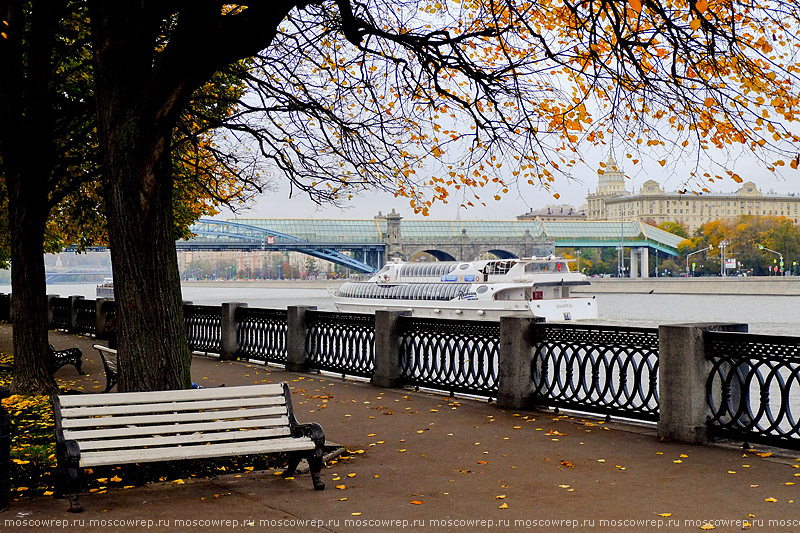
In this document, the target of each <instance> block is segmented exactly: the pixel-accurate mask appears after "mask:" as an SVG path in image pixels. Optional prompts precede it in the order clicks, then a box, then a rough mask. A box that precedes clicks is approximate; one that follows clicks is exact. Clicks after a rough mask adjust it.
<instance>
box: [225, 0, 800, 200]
mask: <svg viewBox="0 0 800 533" xmlns="http://www.w3.org/2000/svg"><path fill="white" fill-rule="evenodd" d="M288 4H291V3H288ZM283 5H287V4H283ZM295 5H296V7H297V9H293V10H290V9H287V14H286V16H285V17H284V18H283V20H282V21H281V22H280V24H279V25H278V27H277V32H276V35H275V37H274V38H273V39H272V41H271V42H270V43H269V45H268V46H266V47H265V48H264V50H262V51H261V52H260V53H259V54H258V55H257V56H256V57H255V58H254V59H253V62H252V68H251V70H250V71H249V76H250V78H249V84H250V87H251V91H250V92H249V93H248V99H247V100H246V101H245V105H244V106H243V107H242V111H241V113H240V114H238V115H236V116H233V117H231V121H230V122H231V124H232V127H233V128H234V129H236V130H238V131H242V132H247V133H249V134H251V135H253V137H254V139H255V140H254V142H253V146H254V147H256V148H257V149H258V150H260V152H261V154H262V155H263V157H264V158H265V159H266V160H268V161H270V162H271V163H272V165H273V167H276V168H277V169H278V170H279V173H280V174H283V175H285V176H287V177H288V178H289V179H290V180H291V181H292V182H293V184H294V185H295V186H297V187H299V188H300V189H301V190H304V191H306V192H309V193H310V194H311V195H312V197H314V198H317V199H319V200H320V201H331V200H333V201H336V200H339V199H342V198H345V197H347V195H349V193H350V192H351V191H353V190H357V189H359V188H365V187H367V188H372V187H379V188H383V189H387V190H392V191H395V192H397V193H398V194H401V195H405V196H409V197H410V198H411V205H412V206H413V207H414V208H415V209H416V210H417V211H421V212H423V213H426V212H427V211H428V208H429V207H430V205H432V202H436V201H448V199H450V198H451V197H453V196H455V198H456V201H458V202H462V201H463V202H464V203H465V204H467V205H471V204H472V203H473V202H477V201H485V200H488V199H490V198H491V197H493V196H497V198H499V197H500V195H502V194H503V193H504V192H508V190H509V188H510V187H512V186H520V185H523V186H524V185H525V184H534V185H538V184H543V185H545V187H549V186H550V185H552V184H553V182H554V181H555V180H556V179H557V177H558V176H559V174H562V175H569V174H570V173H571V171H572V170H573V167H575V166H576V165H578V164H579V163H580V162H581V153H582V151H584V150H585V149H586V148H587V147H589V146H602V145H607V146H612V145H613V146H616V148H617V152H620V151H624V153H625V156H626V158H627V159H628V160H629V161H630V162H631V163H632V164H634V165H635V164H638V163H640V162H641V161H642V159H644V158H652V159H655V160H657V161H659V162H660V163H661V165H662V166H666V165H667V163H668V162H669V163H670V166H671V167H672V166H673V165H675V164H676V161H678V160H682V161H683V162H684V164H682V165H680V166H681V168H688V172H687V174H686V175H685V176H683V179H685V180H687V182H689V183H688V188H689V189H691V190H695V191H697V192H701V191H707V190H709V189H708V184H709V182H714V181H716V180H719V179H723V178H726V177H730V178H732V179H733V180H734V181H737V182H739V181H742V179H741V178H740V177H739V176H738V175H737V174H736V172H735V169H734V164H735V162H736V161H737V159H736V157H738V156H739V154H740V153H741V152H742V151H744V152H749V153H751V154H752V155H753V156H754V157H755V158H757V159H758V160H760V161H761V162H762V163H763V166H764V167H765V168H766V169H769V170H771V171H780V170H782V169H790V168H791V169H796V168H797V164H798V150H797V149H796V146H795V144H794V143H795V142H796V141H797V140H798V136H797V132H796V131H794V130H793V129H792V128H793V127H794V122H795V121H796V118H797V106H798V81H800V79H798V76H797V73H798V65H797V57H796V53H797V47H798V40H797V35H798V29H800V28H799V27H798V26H799V24H798V15H800V11H798V10H799V9H800V8H799V7H798V5H797V4H796V3H794V2H769V3H765V4H763V5H762V4H759V5H756V4H752V3H750V2H707V1H705V0H700V1H696V2H695V1H689V2H683V1H673V0H644V1H637V0H631V1H629V2H628V3H625V2H616V1H602V0H600V1H582V2H571V1H566V2H562V1H558V2H550V1H544V2H537V3H529V2H517V1H507V0H496V1H494V0H492V1H461V2H446V1H431V0H405V1H402V0H401V1H399V2H385V1H381V0H373V1H370V2H366V3H364V2H362V3H354V2H349V1H344V0H338V1H327V2H299V3H296V4H295ZM240 9H241V10H242V11H245V8H244V7H242V8H240ZM729 154H733V155H732V157H728V155H729ZM601 165H602V164H601ZM601 171H602V170H601ZM582 172H583V170H581V173H582ZM467 191H468V192H467ZM454 193H455V194H454Z"/></svg>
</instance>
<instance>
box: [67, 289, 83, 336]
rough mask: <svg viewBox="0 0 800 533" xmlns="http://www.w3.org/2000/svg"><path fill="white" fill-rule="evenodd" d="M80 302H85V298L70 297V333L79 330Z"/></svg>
mask: <svg viewBox="0 0 800 533" xmlns="http://www.w3.org/2000/svg"><path fill="white" fill-rule="evenodd" d="M78 300H83V296H70V297H69V327H68V328H67V331H69V332H72V331H75V330H77V329H78Z"/></svg>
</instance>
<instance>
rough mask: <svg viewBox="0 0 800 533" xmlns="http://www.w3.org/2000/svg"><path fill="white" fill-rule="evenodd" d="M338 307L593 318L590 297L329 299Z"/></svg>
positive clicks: (437, 314) (460, 315)
mask: <svg viewBox="0 0 800 533" xmlns="http://www.w3.org/2000/svg"><path fill="white" fill-rule="evenodd" d="M333 301H334V304H336V307H337V308H338V309H339V310H341V311H348V312H352V313H374V312H375V311H379V310H389V311H411V315H412V316H418V317H432V318H449V319H461V320H500V317H502V316H509V315H515V316H529V317H540V318H542V319H544V321H545V322H574V321H576V320H594V319H596V318H597V302H596V300H595V299H594V298H588V297H587V298H584V297H579V298H562V299H550V300H530V301H524V300H520V301H486V300H458V301H421V300H392V301H387V300H383V299H371V298H339V297H334V299H333Z"/></svg>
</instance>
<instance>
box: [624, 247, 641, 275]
mask: <svg viewBox="0 0 800 533" xmlns="http://www.w3.org/2000/svg"><path fill="white" fill-rule="evenodd" d="M630 250H631V260H630V267H631V278H638V277H639V257H638V255H639V253H638V250H637V249H636V248H631V249H630ZM623 253H624V252H623Z"/></svg>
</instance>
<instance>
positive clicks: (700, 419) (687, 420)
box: [658, 323, 748, 443]
mask: <svg viewBox="0 0 800 533" xmlns="http://www.w3.org/2000/svg"><path fill="white" fill-rule="evenodd" d="M747 329H748V328H747V324H717V323H708V324H670V325H664V326H659V328H658V352H659V355H658V395H659V410H660V414H659V421H658V436H659V438H666V439H671V440H675V441H679V442H688V443H701V442H705V441H706V440H707V438H708V432H707V427H706V420H707V419H708V416H709V415H710V412H709V408H708V399H707V393H706V382H707V381H708V375H709V372H710V371H711V363H710V362H709V361H707V360H706V357H705V346H704V343H703V332H704V331H733V332H742V333H746V332H747Z"/></svg>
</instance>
